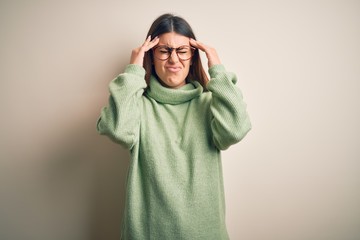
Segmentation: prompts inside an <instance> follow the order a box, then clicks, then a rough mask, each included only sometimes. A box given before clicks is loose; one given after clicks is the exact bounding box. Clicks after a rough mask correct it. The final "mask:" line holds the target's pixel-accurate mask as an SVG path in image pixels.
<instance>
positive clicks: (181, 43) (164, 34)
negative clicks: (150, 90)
mask: <svg viewBox="0 0 360 240" xmlns="http://www.w3.org/2000/svg"><path fill="white" fill-rule="evenodd" d="M149 35H150V36H151V38H152V39H153V38H155V37H159V43H158V44H157V46H155V47H154V48H153V49H152V50H149V51H148V52H146V54H145V57H144V68H145V70H146V77H145V78H146V80H147V81H149V78H150V75H151V74H153V75H155V76H157V77H158V79H159V80H160V81H161V82H162V84H163V85H165V86H167V87H170V88H178V87H181V86H182V85H184V84H185V82H186V80H187V79H191V80H196V81H199V82H200V84H201V85H202V86H203V87H204V88H205V86H206V83H207V81H208V78H207V75H206V73H205V71H204V69H203V67H202V64H201V59H200V55H199V51H198V50H197V49H194V48H192V47H191V46H190V42H189V40H190V38H193V39H196V38H195V35H194V32H193V31H192V29H191V27H190V25H189V24H188V23H187V22H186V21H185V20H184V19H183V18H181V17H178V16H175V15H172V14H164V15H161V16H160V17H158V18H157V19H156V20H155V21H154V22H153V24H152V25H151V27H150V30H149V32H148V34H147V36H149ZM189 54H190V55H189ZM189 57H190V58H189Z"/></svg>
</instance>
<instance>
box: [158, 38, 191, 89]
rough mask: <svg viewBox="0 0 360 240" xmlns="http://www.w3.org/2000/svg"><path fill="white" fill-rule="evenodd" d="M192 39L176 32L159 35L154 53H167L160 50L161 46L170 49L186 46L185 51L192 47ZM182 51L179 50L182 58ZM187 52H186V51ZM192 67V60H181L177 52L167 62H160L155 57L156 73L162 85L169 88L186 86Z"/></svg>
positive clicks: (173, 52) (172, 53)
mask: <svg viewBox="0 0 360 240" xmlns="http://www.w3.org/2000/svg"><path fill="white" fill-rule="evenodd" d="M189 41H190V39H189V38H188V37H185V36H183V35H180V34H177V33H175V32H169V33H164V34H161V35H159V43H158V45H157V46H155V49H154V51H160V53H161V52H163V53H166V52H164V51H162V50H160V49H166V48H159V47H161V46H164V47H169V48H179V47H183V46H186V47H185V48H184V49H186V48H187V49H188V48H189V47H190V42H189ZM182 51H183V50H182V49H179V50H178V53H179V55H180V56H181V54H183V53H182ZM184 51H186V50H184ZM190 65H191V58H190V59H188V60H181V59H179V57H178V55H177V53H176V50H173V51H172V52H171V55H170V57H169V58H168V59H167V60H160V59H158V58H156V57H155V56H154V66H155V72H156V74H157V75H158V77H159V78H160V80H161V83H162V84H163V85H164V86H165V87H168V88H179V87H182V86H184V85H185V84H186V81H185V79H186V77H187V75H188V74H189V70H190Z"/></svg>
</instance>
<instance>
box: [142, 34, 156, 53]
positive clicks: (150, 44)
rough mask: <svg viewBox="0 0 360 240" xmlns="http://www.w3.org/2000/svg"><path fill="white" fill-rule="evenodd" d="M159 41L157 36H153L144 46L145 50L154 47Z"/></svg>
mask: <svg viewBox="0 0 360 240" xmlns="http://www.w3.org/2000/svg"><path fill="white" fill-rule="evenodd" d="M158 43H159V37H157V36H156V37H155V38H154V39H153V40H151V41H150V42H149V43H148V44H147V45H146V47H145V51H149V50H150V49H151V48H153V47H155V46H156V45H157V44H158Z"/></svg>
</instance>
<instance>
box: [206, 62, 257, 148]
mask: <svg viewBox="0 0 360 240" xmlns="http://www.w3.org/2000/svg"><path fill="white" fill-rule="evenodd" d="M209 75H210V81H209V83H208V85H207V88H208V90H209V91H210V92H211V93H212V100H211V104H210V109H211V113H212V116H213V118H212V120H211V130H212V134H213V141H214V143H215V145H216V146H217V148H219V149H220V150H225V149H227V148H229V147H230V146H231V145H232V144H235V143H237V142H239V141H240V140H241V139H243V138H244V137H245V135H246V134H247V133H248V132H249V131H250V129H251V123H250V119H249V116H248V114H247V111H246V104H245V102H244V101H243V96H242V93H241V91H240V89H239V88H238V87H236V85H235V84H236V82H237V78H236V75H235V74H233V73H230V72H227V71H226V70H225V67H224V66H223V65H214V66H212V67H211V68H210V69H209Z"/></svg>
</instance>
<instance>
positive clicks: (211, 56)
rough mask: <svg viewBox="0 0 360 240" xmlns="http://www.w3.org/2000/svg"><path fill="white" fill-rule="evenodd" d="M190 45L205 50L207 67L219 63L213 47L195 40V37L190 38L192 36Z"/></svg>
mask: <svg viewBox="0 0 360 240" xmlns="http://www.w3.org/2000/svg"><path fill="white" fill-rule="evenodd" d="M190 45H191V46H193V47H195V48H198V49H200V50H201V51H203V52H205V54H206V57H207V59H208V66H209V68H210V67H212V66H214V65H216V64H221V62H220V59H219V56H218V55H217V52H216V50H215V48H213V47H210V46H207V45H205V44H203V43H201V42H199V41H196V40H195V39H192V38H190Z"/></svg>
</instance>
